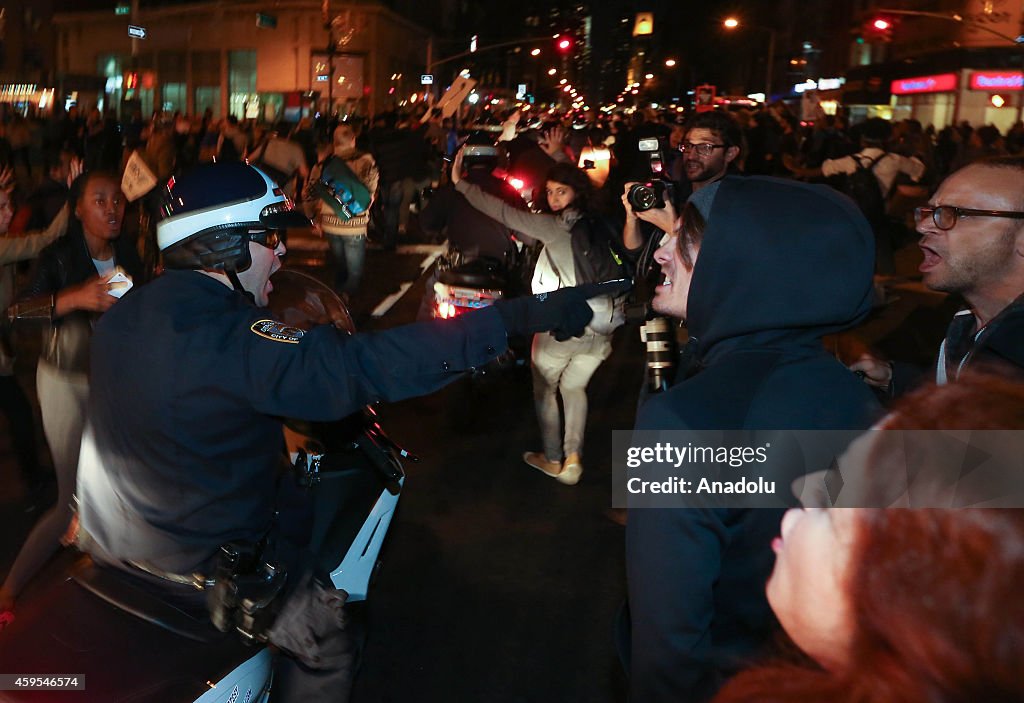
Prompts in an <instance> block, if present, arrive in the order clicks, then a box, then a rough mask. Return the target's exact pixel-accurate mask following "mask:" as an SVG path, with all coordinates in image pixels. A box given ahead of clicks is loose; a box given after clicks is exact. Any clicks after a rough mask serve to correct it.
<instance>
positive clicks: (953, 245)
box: [850, 156, 1024, 394]
mask: <svg viewBox="0 0 1024 703" xmlns="http://www.w3.org/2000/svg"><path fill="white" fill-rule="evenodd" d="M914 215H915V220H916V222H917V231H918V232H919V233H920V235H921V240H920V242H918V246H919V247H921V251H922V252H923V253H924V260H923V261H922V262H921V265H920V271H921V273H922V277H923V281H924V284H925V285H926V286H928V287H929V288H931V289H932V290H936V291H942V292H944V293H957V294H959V295H960V296H962V297H963V299H964V301H965V302H966V304H967V307H966V308H965V309H963V310H961V311H960V312H958V313H957V314H956V315H955V316H954V317H953V320H952V322H950V325H949V328H948V330H947V332H946V338H945V339H944V340H943V342H942V346H941V347H940V348H939V357H938V360H937V362H936V364H935V381H936V382H937V383H940V384H942V383H948V382H951V381H955V380H956V379H957V377H958V376H959V375H960V373H961V372H962V371H963V369H965V368H967V367H968V366H975V367H976V366H979V365H985V366H994V367H995V368H997V369H999V370H1001V372H1006V373H1007V374H1008V375H1011V376H1014V377H1018V378H1024V156H1008V157H999V158H995V159H990V160H986V161H979V162H976V163H974V164H971V165H969V166H966V167H964V168H962V169H960V170H959V171H956V172H955V173H953V174H952V175H950V176H949V177H948V178H946V180H945V181H943V182H942V185H940V186H939V189H938V190H937V191H936V192H935V195H934V196H932V198H931V200H930V202H929V204H928V206H926V207H919V208H917V210H916V211H915V212H914ZM850 368H851V369H852V370H854V371H860V372H862V373H864V374H865V381H866V382H867V383H869V384H871V385H873V386H876V387H879V388H884V389H886V390H887V391H889V392H890V393H893V394H898V393H900V392H901V391H902V390H904V389H905V388H906V387H907V386H908V385H910V383H908V381H910V380H911V379H910V377H912V376H913V375H914V374H913V373H912V371H910V369H908V368H906V367H904V365H903V364H898V363H897V364H893V363H887V362H884V361H881V360H880V359H877V358H875V357H873V356H870V355H864V356H862V357H861V358H860V359H858V360H857V362H856V363H854V364H853V365H852V366H851V367H850Z"/></svg>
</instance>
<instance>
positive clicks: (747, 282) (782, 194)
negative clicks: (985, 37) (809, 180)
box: [687, 176, 875, 365]
mask: <svg viewBox="0 0 1024 703" xmlns="http://www.w3.org/2000/svg"><path fill="white" fill-rule="evenodd" d="M874 255H875V248H874V235H873V234H872V231H871V227H870V225H869V224H868V222H867V220H865V219H864V216H863V215H862V214H861V212H860V210H859V209H858V208H857V206H856V205H855V204H854V203H853V201H851V200H850V199H849V198H847V197H846V196H844V195H842V194H840V193H838V192H836V191H835V190H833V189H832V188H829V187H828V186H822V185H809V184H806V183H799V182H796V181H791V180H783V179H777V178H767V177H746V178H744V177H737V176H730V177H727V178H725V179H723V180H722V182H721V185H720V186H719V188H718V192H717V193H716V194H715V197H714V201H713V203H711V208H710V215H709V216H708V218H707V226H706V228H705V231H704V237H703V241H702V242H701V246H700V251H699V253H698V256H697V260H696V263H695V265H694V270H693V279H692V282H691V284H690V291H689V301H688V306H687V328H688V330H689V333H690V336H691V344H693V345H694V346H695V349H694V351H695V353H696V356H697V357H698V358H699V359H700V361H701V362H702V365H707V364H708V363H710V362H712V361H713V360H714V359H715V358H717V357H719V356H720V355H722V354H724V353H727V352H729V351H733V350H736V349H741V348H776V349H777V348H784V347H790V346H808V345H813V346H816V347H818V348H820V341H819V340H820V338H821V337H822V336H824V335H826V334H830V333H834V332H838V331H840V330H845V329H848V328H850V327H852V326H854V325H856V324H857V323H858V322H860V321H861V320H863V319H864V317H865V316H866V315H867V314H868V312H869V311H870V309H871V304H872V296H873V291H872V273H873V270H874Z"/></svg>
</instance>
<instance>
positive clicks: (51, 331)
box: [11, 228, 145, 373]
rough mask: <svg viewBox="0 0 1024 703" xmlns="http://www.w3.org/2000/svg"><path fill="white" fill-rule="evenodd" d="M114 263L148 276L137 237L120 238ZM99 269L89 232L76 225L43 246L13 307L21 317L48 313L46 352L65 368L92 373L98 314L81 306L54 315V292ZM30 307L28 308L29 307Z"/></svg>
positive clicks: (135, 275)
mask: <svg viewBox="0 0 1024 703" xmlns="http://www.w3.org/2000/svg"><path fill="white" fill-rule="evenodd" d="M114 263H115V264H116V265H117V266H120V267H121V268H123V269H124V270H125V272H126V273H127V274H128V275H129V276H131V277H132V281H133V283H134V284H135V285H139V284H140V283H142V282H143V280H144V279H143V276H144V270H145V269H144V268H143V266H142V261H141V260H140V258H139V254H138V252H137V251H136V250H135V242H134V241H131V240H130V239H129V238H128V237H124V236H121V237H119V238H118V239H116V240H115V241H114ZM97 273H98V271H97V270H96V266H95V265H94V264H93V262H92V257H91V256H90V255H89V248H88V246H86V243H85V235H84V234H82V231H81V229H79V228H75V230H74V231H71V232H69V233H68V234H67V236H65V237H63V238H61V239H58V240H57V241H55V242H54V243H53V244H51V245H49V246H48V247H46V248H45V249H43V251H42V253H40V254H39V261H38V264H37V266H36V270H35V274H34V275H33V277H32V281H31V282H30V283H29V285H28V287H26V288H25V289H24V290H23V291H22V292H21V294H20V295H18V303H16V304H15V306H13V308H12V310H11V315H12V317H15V318H16V319H26V318H40V317H42V318H46V319H48V320H49V322H50V324H49V326H48V327H47V329H45V330H44V332H43V348H42V354H41V358H42V359H43V360H45V361H46V362H48V363H50V364H51V365H53V366H55V367H57V368H58V369H61V370H62V371H71V372H79V373H88V371H89V338H90V337H91V336H92V325H93V322H95V320H96V318H97V317H99V315H98V314H96V313H93V312H88V311H86V310H75V311H74V312H71V313H68V314H67V315H64V316H63V317H61V318H56V319H54V318H53V308H52V300H53V296H54V295H55V294H57V293H59V292H60V291H62V290H64V289H65V288H67V287H69V286H75V285H78V284H79V283H83V282H85V281H87V280H88V279H90V278H92V277H93V276H95V275H96V274H97ZM26 311H28V312H26Z"/></svg>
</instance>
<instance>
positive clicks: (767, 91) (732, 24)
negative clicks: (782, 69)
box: [722, 17, 775, 102]
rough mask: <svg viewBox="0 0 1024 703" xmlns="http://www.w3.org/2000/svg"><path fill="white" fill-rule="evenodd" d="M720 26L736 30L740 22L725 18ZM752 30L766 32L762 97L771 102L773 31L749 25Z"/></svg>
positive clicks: (773, 57) (769, 28)
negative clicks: (766, 49) (766, 41)
mask: <svg viewBox="0 0 1024 703" xmlns="http://www.w3.org/2000/svg"><path fill="white" fill-rule="evenodd" d="M722 24H723V25H724V26H725V28H726V29H736V28H737V27H739V26H740V21H739V20H738V19H736V18H735V17H729V18H727V19H726V20H725V21H724V22H722ZM750 26H751V27H753V28H754V29H760V30H761V31H762V32H768V66H767V69H766V70H765V78H764V96H765V101H766V102H767V101H768V100H771V96H772V64H774V63H775V30H774V29H773V28H771V27H762V26H761V25H757V24H752V25H750Z"/></svg>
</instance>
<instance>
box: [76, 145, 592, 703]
mask: <svg viewBox="0 0 1024 703" xmlns="http://www.w3.org/2000/svg"><path fill="white" fill-rule="evenodd" d="M163 213H164V215H165V219H163V220H162V221H160V222H159V223H158V225H157V240H158V244H159V247H160V250H161V251H162V253H163V259H164V266H165V269H166V270H165V272H164V274H163V275H162V276H160V277H159V278H157V279H156V280H154V281H153V282H151V283H149V284H147V285H145V286H142V287H140V288H138V289H136V290H134V291H131V292H130V293H129V294H128V295H126V296H125V297H124V299H123V300H122V301H121V302H120V303H119V304H118V305H117V306H115V308H113V309H112V310H111V311H110V312H109V313H108V314H106V315H104V316H103V318H102V320H101V321H100V322H99V324H98V325H97V326H96V332H95V337H94V340H93V350H92V366H91V373H92V375H91V378H92V396H91V398H90V402H89V415H90V428H89V429H88V430H87V432H86V438H85V439H84V440H83V447H84V448H83V454H82V459H81V466H80V477H79V497H80V501H81V510H80V519H81V528H82V530H83V535H82V537H81V538H80V542H81V544H82V545H83V547H84V548H85V549H86V551H88V552H90V553H91V554H92V555H93V558H94V560H96V561H98V562H100V563H103V564H106V565H109V566H113V567H116V568H119V569H122V570H124V571H127V572H129V573H130V574H133V576H134V577H136V578H139V577H143V578H144V579H145V580H146V582H147V583H153V584H155V586H154V587H156V586H161V587H166V588H168V589H173V588H174V587H175V586H176V585H177V584H179V583H180V582H182V581H189V580H190V579H189V578H188V575H190V574H192V573H194V572H200V573H206V574H209V573H210V569H211V566H212V563H213V557H214V555H216V554H217V552H218V549H219V548H220V547H221V545H224V544H226V543H228V542H236V543H237V542H240V541H241V542H250V543H258V542H260V540H262V539H264V538H265V537H266V536H267V534H268V531H269V530H270V528H271V522H272V515H273V510H274V507H273V506H274V497H275V490H274V486H275V472H276V467H277V464H278V457H279V454H280V450H281V447H282V430H281V420H280V417H293V418H302V419H308V420H332V419H338V418H342V417H345V416H347V415H349V414H351V413H353V412H355V411H357V410H358V409H360V408H361V407H362V406H364V405H366V404H367V403H372V402H375V401H377V400H399V399H402V398H407V397H411V396H416V395H421V394H425V393H429V392H431V391H433V390H435V389H438V388H440V387H441V386H443V385H445V384H447V383H448V382H450V381H452V380H454V379H455V378H457V377H458V375H459V373H460V372H461V371H463V370H466V369H469V368H471V367H474V366H479V365H481V364H484V363H486V362H488V361H489V360H491V359H493V358H494V357H496V356H497V355H499V354H500V353H502V352H503V351H504V350H505V348H506V339H507V335H509V334H512V333H528V332H534V331H539V330H547V329H550V330H555V332H556V334H559V335H562V336H564V335H573V334H580V333H582V332H583V329H584V327H585V325H586V324H587V323H588V322H589V320H590V316H591V312H590V307H589V306H588V305H587V304H586V296H587V293H588V292H590V291H586V290H582V289H567V290H565V291H559V292H558V294H551V295H549V296H547V298H546V299H544V300H541V299H538V298H533V297H530V298H524V299H517V300H513V301H508V302H506V303H503V304H502V305H500V306H495V307H494V308H492V309H487V310H482V311H479V312H475V313H473V314H469V315H464V316H461V317H459V318H458V319H455V320H451V321H437V322H430V323H423V324H414V325H408V326H405V327H399V328H395V329H392V330H388V331H385V332H381V333H378V334H373V335H354V336H349V335H345V334H343V333H341V332H339V331H338V330H337V329H335V328H334V327H333V326H330V325H324V326H321V327H315V328H313V329H312V330H310V331H308V332H305V333H303V332H302V331H301V330H297V329H294V328H291V327H288V326H286V325H284V324H282V323H281V322H278V321H276V320H274V319H273V318H272V317H271V316H270V314H269V312H268V311H267V310H266V309H265V308H264V307H263V306H265V305H266V304H267V300H268V295H269V293H270V292H271V290H273V285H272V283H271V282H270V277H271V275H272V274H273V273H274V272H275V271H277V270H278V269H279V268H280V267H281V257H282V256H283V255H284V253H285V245H284V241H283V239H282V237H281V234H280V230H281V228H285V227H291V226H306V227H308V226H309V224H310V223H309V220H308V219H306V218H305V217H303V216H301V215H300V214H299V212H298V211H296V210H295V209H293V205H292V203H291V201H290V200H288V199H287V198H286V197H284V196H283V195H282V194H281V191H280V189H279V188H278V186H277V185H276V184H275V183H274V182H273V181H271V180H270V179H269V178H268V177H267V176H266V175H265V174H264V173H263V172H262V171H260V170H259V169H258V168H255V167H253V166H249V165H246V164H244V163H220V164H207V165H203V166H200V167H198V168H197V169H195V170H194V171H192V172H191V173H190V174H186V175H184V176H182V177H181V178H178V179H176V180H175V179H172V180H171V181H170V182H169V184H168V187H167V191H166V193H165V204H164V207H163ZM304 581H305V579H304ZM181 588H182V589H186V590H187V589H189V588H191V587H190V586H181ZM294 597H297V596H296V594H295V593H294V592H292V593H291V594H290V595H289V596H287V598H288V599H292V598H294ZM343 599H344V596H343V595H342V596H341V599H340V601H341V602H343ZM289 605H290V602H289V601H286V602H285V604H284V608H285V610H286V611H287V610H288V609H289ZM300 620H301V619H300ZM337 621H338V623H339V624H340V623H341V621H342V618H338V620H337ZM302 639H303V633H302V632H298V633H296V632H285V633H283V634H282V633H280V632H277V630H276V628H275V629H273V630H271V641H272V642H274V643H275V644H278V645H279V646H280V647H281V648H282V649H284V650H286V651H288V653H290V654H292V655H293V656H291V657H286V658H281V659H280V661H279V663H278V668H277V672H276V674H275V684H274V689H275V693H274V699H275V700H278V701H280V700H297V699H299V698H300V697H302V698H305V699H306V700H320V699H321V698H320V696H328V693H327V692H329V698H330V700H333V701H345V700H347V699H348V691H349V689H350V686H351V678H352V672H353V659H354V649H355V648H354V647H353V646H351V643H350V642H348V639H347V636H346V634H345V632H344V630H343V628H341V627H339V628H338V629H337V631H335V632H332V633H328V635H327V636H325V637H322V638H321V639H320V650H319V652H313V653H311V652H308V651H296V649H297V648H296V647H294V646H292V647H290V646H289V644H290V643H292V642H296V641H300V640H302ZM298 659H301V661H299V660H298Z"/></svg>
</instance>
